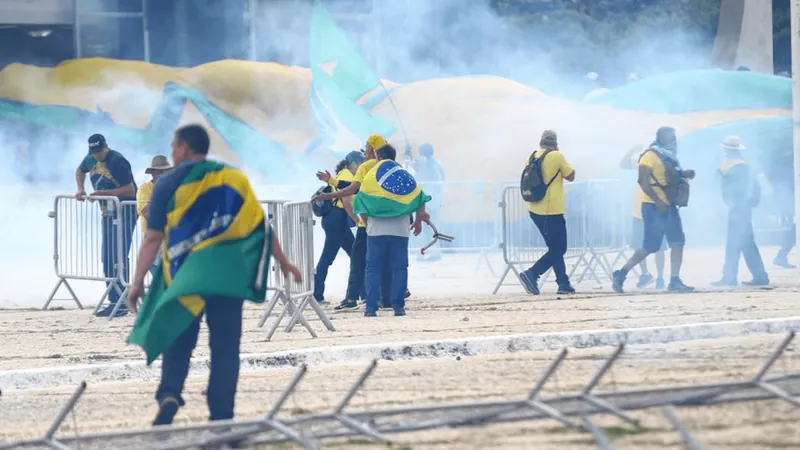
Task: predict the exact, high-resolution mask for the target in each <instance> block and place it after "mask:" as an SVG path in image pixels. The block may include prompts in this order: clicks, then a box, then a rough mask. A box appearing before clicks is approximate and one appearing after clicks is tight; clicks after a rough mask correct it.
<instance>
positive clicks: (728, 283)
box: [711, 278, 739, 287]
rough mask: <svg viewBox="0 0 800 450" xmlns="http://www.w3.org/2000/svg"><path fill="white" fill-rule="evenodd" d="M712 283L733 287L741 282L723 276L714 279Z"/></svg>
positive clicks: (715, 285) (713, 284) (717, 285)
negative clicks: (716, 279)
mask: <svg viewBox="0 0 800 450" xmlns="http://www.w3.org/2000/svg"><path fill="white" fill-rule="evenodd" d="M711 285H712V286H714V287H733V286H737V285H739V282H737V281H736V280H727V279H725V278H723V279H721V280H719V281H713V282H712V283H711Z"/></svg>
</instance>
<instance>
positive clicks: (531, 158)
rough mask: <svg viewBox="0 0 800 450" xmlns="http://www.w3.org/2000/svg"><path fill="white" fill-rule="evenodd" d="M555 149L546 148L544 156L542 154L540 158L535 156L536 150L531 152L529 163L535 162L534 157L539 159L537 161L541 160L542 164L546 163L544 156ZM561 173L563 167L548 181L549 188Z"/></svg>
mask: <svg viewBox="0 0 800 450" xmlns="http://www.w3.org/2000/svg"><path fill="white" fill-rule="evenodd" d="M553 150H554V149H552V148H548V149H546V150H545V151H544V152H542V156H540V157H538V158H535V156H536V152H535V151H534V152H533V153H532V154H531V157H530V158H528V164H531V163H533V161H534V159H535V160H537V161H541V163H540V164H543V163H544V157H545V156H547V154H548V153H550V152H552V151H553ZM559 173H561V169H558V171H556V174H555V175H553V178H551V179H550V181H548V182H547V187H548V188H549V187H550V185H551V184H553V181H555V180H556V177H557V176H558V174H559Z"/></svg>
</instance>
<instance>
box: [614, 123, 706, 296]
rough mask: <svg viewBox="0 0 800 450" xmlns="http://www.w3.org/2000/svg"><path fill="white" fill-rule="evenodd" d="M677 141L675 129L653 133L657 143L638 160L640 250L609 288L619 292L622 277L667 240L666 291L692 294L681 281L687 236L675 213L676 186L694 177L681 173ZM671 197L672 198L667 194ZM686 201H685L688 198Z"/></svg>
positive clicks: (692, 172)
mask: <svg viewBox="0 0 800 450" xmlns="http://www.w3.org/2000/svg"><path fill="white" fill-rule="evenodd" d="M677 154H678V140H677V136H676V133H675V129H674V128H672V127H661V128H659V129H658V131H657V132H656V140H655V141H653V143H652V144H650V147H649V148H648V149H647V150H645V152H644V153H643V154H642V156H641V158H639V164H638V166H639V177H638V183H639V187H640V188H641V189H642V193H643V195H642V222H643V224H644V239H643V240H642V248H639V249H637V250H636V251H635V252H634V253H633V255H632V256H631V257H630V259H628V261H627V262H626V263H625V265H624V266H623V267H622V269H620V270H616V271H614V273H613V274H612V288H613V289H614V291H615V292H618V293H622V292H623V285H624V283H625V278H626V277H627V275H628V273H629V272H630V271H631V270H632V269H633V267H634V266H636V265H637V264H639V263H640V262H641V261H642V260H643V259H645V258H647V256H648V255H650V254H652V253H655V252H657V251H658V250H659V248H661V245H662V241H663V240H664V238H665V237H666V239H667V243H669V246H670V255H669V256H670V258H669V259H670V272H671V274H670V275H671V278H670V282H669V285H668V286H667V289H668V290H669V291H672V292H691V291H693V290H694V288H693V287H691V286H687V285H685V284H684V283H683V281H681V278H680V272H681V264H682V263H683V247H684V245H685V242H686V236H685V235H684V233H683V224H682V223H681V216H680V213H679V211H678V204H680V203H682V201H681V199H679V198H678V195H677V194H676V192H678V189H679V187H680V186H679V184H681V183H684V184H685V183H687V181H686V180H691V179H693V178H694V176H695V172H694V170H683V169H682V168H681V166H680V163H679V162H678V156H677ZM670 194H671V195H670ZM687 200H688V199H687Z"/></svg>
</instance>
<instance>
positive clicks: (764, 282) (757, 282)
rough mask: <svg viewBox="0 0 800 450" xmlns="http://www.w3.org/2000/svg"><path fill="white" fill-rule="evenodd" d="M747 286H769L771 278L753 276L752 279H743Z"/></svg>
mask: <svg viewBox="0 0 800 450" xmlns="http://www.w3.org/2000/svg"><path fill="white" fill-rule="evenodd" d="M742 284H743V285H745V286H769V278H753V279H752V280H750V281H742Z"/></svg>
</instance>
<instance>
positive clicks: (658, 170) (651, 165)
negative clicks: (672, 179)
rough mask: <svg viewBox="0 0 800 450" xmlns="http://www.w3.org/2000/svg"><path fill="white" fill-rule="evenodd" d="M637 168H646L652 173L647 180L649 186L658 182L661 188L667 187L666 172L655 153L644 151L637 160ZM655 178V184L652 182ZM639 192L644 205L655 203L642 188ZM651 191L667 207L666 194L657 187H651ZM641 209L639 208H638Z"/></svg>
mask: <svg viewBox="0 0 800 450" xmlns="http://www.w3.org/2000/svg"><path fill="white" fill-rule="evenodd" d="M639 167H647V168H648V169H650V170H651V171H652V173H653V176H652V177H651V178H650V179H649V180H648V181H649V183H650V184H651V185H653V184H655V182H658V184H660V185H662V186H666V185H667V171H666V168H665V167H664V163H663V162H661V158H659V157H658V155H657V154H656V152H655V151H653V150H649V151H646V152H645V153H644V154H643V155H642V158H641V159H639ZM653 178H655V182H654V181H653ZM639 190H640V191H641V193H642V195H641V199H642V202H644V203H655V201H654V200H653V199H652V198H650V196H649V195H647V194H645V193H644V191H643V190H642V188H641V187H640V188H639ZM653 190H654V191H655V193H656V195H657V196H658V198H659V199H661V201H662V202H664V203H666V204H667V205H669V200H668V199H667V194H666V193H665V192H664V189H662V188H660V187H659V186H653ZM639 209H641V208H639Z"/></svg>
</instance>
